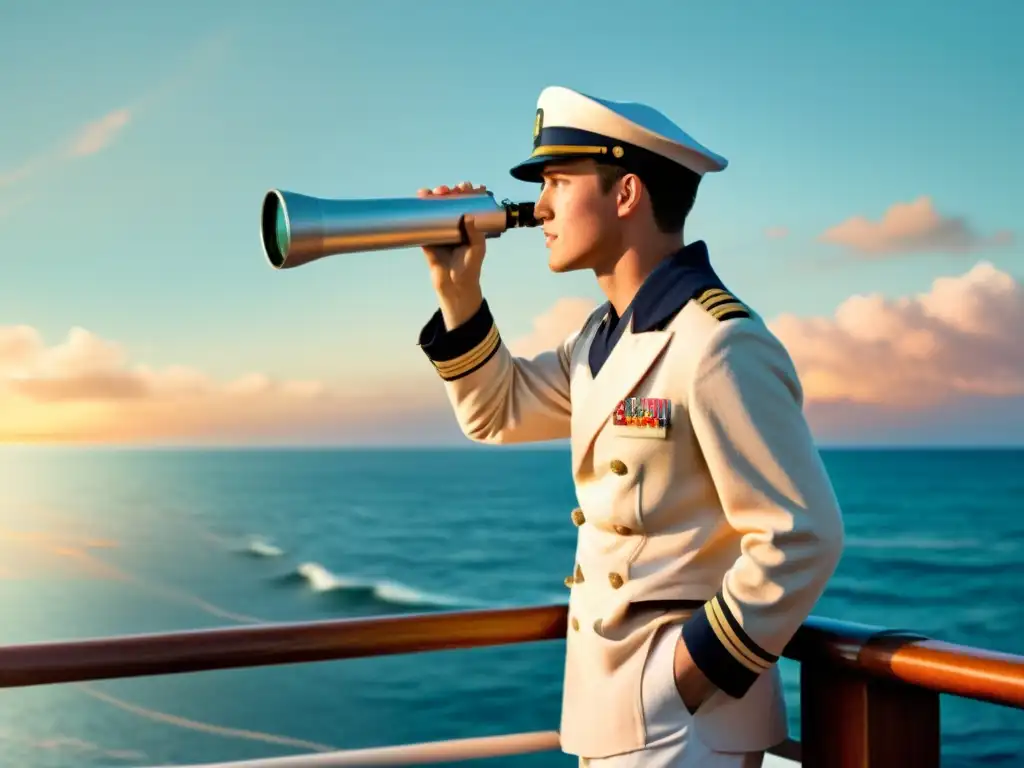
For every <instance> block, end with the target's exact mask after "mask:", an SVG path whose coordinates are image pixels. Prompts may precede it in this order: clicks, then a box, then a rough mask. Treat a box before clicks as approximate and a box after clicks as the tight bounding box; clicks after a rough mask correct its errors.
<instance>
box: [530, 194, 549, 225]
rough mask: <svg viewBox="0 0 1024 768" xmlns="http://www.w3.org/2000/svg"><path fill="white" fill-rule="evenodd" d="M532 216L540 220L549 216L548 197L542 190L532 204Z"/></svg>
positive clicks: (544, 219) (545, 219)
mask: <svg viewBox="0 0 1024 768" xmlns="http://www.w3.org/2000/svg"><path fill="white" fill-rule="evenodd" d="M533 218H535V219H537V221H541V222H544V221H547V220H548V219H550V218H551V206H550V205H548V198H547V195H546V194H545V193H544V192H541V193H540V195H538V197H537V202H536V203H534V205H533Z"/></svg>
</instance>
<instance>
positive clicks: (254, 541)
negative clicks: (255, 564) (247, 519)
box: [242, 536, 284, 557]
mask: <svg viewBox="0 0 1024 768" xmlns="http://www.w3.org/2000/svg"><path fill="white" fill-rule="evenodd" d="M242 553H243V554H246V555H249V556H250V557H281V555H283V554H284V550H283V549H281V548H280V547H278V546H276V545H274V544H271V543H270V542H269V541H268V540H267V539H265V538H263V537H262V536H250V537H249V538H248V539H247V540H246V542H245V544H243V545H242Z"/></svg>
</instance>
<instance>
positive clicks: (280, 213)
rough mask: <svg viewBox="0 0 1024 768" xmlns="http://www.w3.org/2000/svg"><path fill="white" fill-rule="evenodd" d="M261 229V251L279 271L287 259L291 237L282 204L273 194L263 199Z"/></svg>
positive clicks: (268, 194)
mask: <svg viewBox="0 0 1024 768" xmlns="http://www.w3.org/2000/svg"><path fill="white" fill-rule="evenodd" d="M262 228H263V232H262V234H263V249H264V250H265V251H266V253H267V259H268V260H269V261H270V263H271V265H272V266H273V267H274V268H275V269H280V268H281V267H283V266H284V263H285V261H287V259H288V247H289V246H290V245H291V237H290V236H289V233H288V216H287V214H286V212H285V207H284V202H283V201H282V200H281V198H280V197H278V196H277V195H276V194H275V193H274V192H268V193H267V196H266V197H265V198H264V199H263V221H262Z"/></svg>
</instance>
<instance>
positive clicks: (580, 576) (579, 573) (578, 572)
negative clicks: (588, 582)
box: [573, 563, 583, 584]
mask: <svg viewBox="0 0 1024 768" xmlns="http://www.w3.org/2000/svg"><path fill="white" fill-rule="evenodd" d="M573 578H574V579H575V581H576V583H577V584H582V583H583V569H582V568H580V564H579V563H576V573H575V575H574V577H573Z"/></svg>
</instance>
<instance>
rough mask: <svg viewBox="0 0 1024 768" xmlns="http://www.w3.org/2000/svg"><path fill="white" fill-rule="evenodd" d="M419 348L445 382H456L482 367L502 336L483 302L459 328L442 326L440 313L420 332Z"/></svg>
mask: <svg viewBox="0 0 1024 768" xmlns="http://www.w3.org/2000/svg"><path fill="white" fill-rule="evenodd" d="M418 343H419V346H420V348H421V349H422V350H423V352H424V354H426V356H427V358H428V359H429V360H430V362H431V363H432V364H433V365H434V368H436V369H437V372H438V374H439V375H440V376H441V378H442V379H444V380H445V381H455V380H456V379H461V378H462V377H463V376H468V375H469V374H471V373H473V371H475V370H477V369H478V368H481V367H482V366H483V365H484V364H485V363H486V362H487V361H488V360H490V359H491V358H492V357H494V353H495V352H497V351H498V347H499V346H501V336H500V335H499V334H498V327H497V326H496V325H495V324H494V318H493V317H492V316H491V310H490V308H489V307H488V306H487V301H486V300H484V301H483V302H482V303H481V304H480V309H478V310H477V312H476V314H475V315H473V317H471V318H470V319H469V320H467V321H466V322H465V323H463V324H462V325H460V326H459V327H458V328H456V329H454V330H451V331H449V330H448V329H447V328H445V327H444V318H443V317H442V316H441V310H438V311H437V312H435V313H434V315H433V317H431V318H430V320H429V321H427V324H426V325H425V326H423V330H422V331H420V338H419V342H418Z"/></svg>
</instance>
